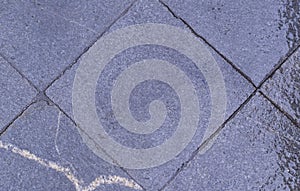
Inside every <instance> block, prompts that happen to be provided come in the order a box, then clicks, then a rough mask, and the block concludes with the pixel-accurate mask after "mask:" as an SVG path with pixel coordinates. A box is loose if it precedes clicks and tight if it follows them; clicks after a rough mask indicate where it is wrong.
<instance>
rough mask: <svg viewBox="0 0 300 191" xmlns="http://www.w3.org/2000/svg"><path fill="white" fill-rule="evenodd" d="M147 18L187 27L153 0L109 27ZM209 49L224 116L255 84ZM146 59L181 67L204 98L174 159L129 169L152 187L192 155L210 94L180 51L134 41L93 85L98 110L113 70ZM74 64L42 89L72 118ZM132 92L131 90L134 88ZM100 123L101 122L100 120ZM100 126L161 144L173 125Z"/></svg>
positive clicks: (139, 144) (130, 143) (118, 135)
mask: <svg viewBox="0 0 300 191" xmlns="http://www.w3.org/2000/svg"><path fill="white" fill-rule="evenodd" d="M147 22H152V23H153V22H154V23H163V24H169V25H173V26H177V27H181V28H184V29H186V30H188V29H187V28H185V26H184V24H183V23H181V22H180V21H179V20H178V19H175V18H174V17H173V16H172V15H171V13H170V12H168V10H167V9H166V8H164V7H163V6H162V5H161V4H160V3H159V2H158V1H139V2H138V3H136V4H135V5H134V6H133V7H132V8H131V9H130V10H129V12H128V13H127V14H126V15H125V16H124V17H122V18H121V19H120V20H118V21H117V22H116V23H115V24H114V25H113V26H112V27H111V29H110V31H113V30H117V29H119V28H123V27H126V26H128V25H134V24H142V23H147ZM110 31H109V32H110ZM199 43H200V40H199ZM202 43H203V42H202ZM209 50H210V51H211V53H212V55H213V57H214V58H215V60H216V62H217V63H218V65H219V67H220V69H221V71H222V73H223V77H224V81H225V85H226V93H227V112H226V117H228V116H229V115H231V114H232V113H233V111H235V110H236V109H237V108H238V107H239V105H240V104H241V103H242V102H243V101H245V100H246V98H247V97H248V96H249V95H250V94H251V93H252V91H253V90H254V88H253V87H252V86H251V85H250V83H248V82H247V80H245V79H244V78H243V77H242V76H241V75H240V74H239V73H238V72H237V71H235V70H234V69H233V68H232V67H231V66H230V65H229V64H228V63H226V62H225V61H224V60H223V59H222V58H220V57H219V56H218V55H217V54H216V53H214V52H213V50H211V49H209ZM99 54H101V53H99ZM146 58H147V59H149V58H156V59H161V60H166V61H168V62H170V63H172V64H174V65H176V66H178V67H180V69H182V70H184V71H186V72H187V73H188V75H189V77H190V78H191V79H192V81H193V82H194V83H196V86H197V88H198V89H197V92H198V95H199V98H200V100H201V101H202V102H204V103H202V104H203V105H202V107H201V109H203V121H202V122H201V123H200V124H199V130H198V131H197V133H196V135H195V136H194V139H193V141H192V142H191V143H190V144H189V146H188V147H187V148H186V149H185V150H184V151H183V152H182V153H181V154H180V155H178V156H177V157H176V158H175V159H173V160H171V161H169V162H168V163H165V164H164V165H161V166H158V167H155V168H151V169H145V170H128V172H129V173H130V174H131V176H133V177H134V178H135V179H136V180H137V181H138V182H139V183H140V184H142V185H143V186H144V187H145V188H146V189H148V190H157V189H160V188H161V187H162V186H163V185H164V184H165V183H166V182H167V180H168V179H169V178H170V177H171V176H172V174H174V173H175V172H176V170H177V168H179V167H180V166H181V164H182V163H183V162H185V161H186V160H188V158H189V157H190V156H191V153H192V152H193V151H194V150H195V149H196V148H197V147H198V146H199V143H200V141H201V137H202V135H203V129H204V128H205V126H206V125H207V119H208V115H209V113H210V108H209V103H210V100H209V99H210V98H209V97H210V96H209V93H208V89H207V84H206V82H205V79H204V77H203V76H202V74H197V69H194V68H193V67H192V65H193V63H191V62H190V61H189V60H188V59H187V58H186V57H185V56H184V55H181V54H179V53H178V52H177V51H175V50H173V49H169V48H166V47H161V46H155V45H147V46H138V47H133V48H129V49H127V50H126V51H123V52H122V53H120V54H118V55H116V56H115V58H114V59H112V61H111V62H110V63H108V64H107V67H106V70H105V71H103V72H102V74H101V76H100V77H99V80H98V86H97V90H96V98H97V99H96V106H97V109H99V108H101V109H103V108H106V109H108V113H109V111H110V110H109V109H110V108H109V104H108V103H109V99H108V101H107V102H104V103H101V102H100V101H99V100H100V98H103V97H106V98H107V97H109V91H108V90H109V88H110V85H109V82H110V81H112V80H113V79H115V77H116V76H117V74H118V73H120V72H122V70H123V69H126V67H128V66H129V65H130V64H132V63H134V62H137V61H139V60H142V59H146ZM79 64H80V60H79V62H78V63H76V64H75V65H74V66H73V67H72V68H71V69H70V70H68V71H66V73H65V74H64V75H63V76H62V77H61V78H60V79H58V80H57V81H56V82H54V84H53V85H52V86H51V87H50V88H49V89H48V90H47V91H46V94H47V95H48V96H49V97H50V98H51V99H52V100H53V101H54V102H55V103H57V104H58V105H59V106H60V107H61V108H62V109H63V110H64V111H66V113H67V114H68V115H69V116H71V117H73V114H72V86H73V81H74V76H75V73H76V69H77V67H78V65H79ZM140 75H143V74H140ZM152 85H153V84H152ZM149 87H153V86H149ZM149 87H148V88H149ZM144 88H145V89H143V88H142V87H141V88H140V90H142V91H145V92H147V91H148V90H149V92H150V91H151V90H150V89H151V88H150V89H148V90H147V88H146V86H144ZM166 89H168V88H166ZM133 94H135V93H134V92H133ZM171 94H172V93H170V94H169V95H171ZM135 95H138V94H135ZM101 96H102V97H101ZM135 109H137V108H133V110H131V111H133V115H139V114H141V115H142V116H143V115H144V114H143V113H142V112H141V113H135V112H134V110H135ZM98 111H99V110H98ZM99 115H101V110H100V111H99ZM174 116H176V113H175V114H174ZM174 116H173V117H174ZM143 117H145V116H143ZM175 118H176V117H175ZM104 119H105V118H104ZM107 121H109V119H107ZM170 122H171V121H170ZM103 123H105V121H104V122H103ZM108 124H109V123H108ZM105 130H106V132H107V133H108V134H109V135H110V136H112V137H113V138H114V139H115V140H117V141H119V142H120V143H122V144H123V145H125V146H127V147H131V148H144V147H152V146H156V144H161V143H162V142H163V141H164V140H165V139H166V138H168V137H170V136H171V135H172V133H173V131H174V127H172V128H169V129H168V128H165V129H164V130H162V131H161V133H160V134H155V135H156V136H148V137H147V136H144V137H136V136H133V135H132V134H128V133H127V134H126V132H124V131H122V130H120V128H115V127H114V128H110V127H109V126H108V127H107V128H105Z"/></svg>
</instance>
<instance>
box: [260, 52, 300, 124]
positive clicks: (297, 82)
mask: <svg viewBox="0 0 300 191" xmlns="http://www.w3.org/2000/svg"><path fill="white" fill-rule="evenodd" d="M299 90H300V50H299V49H298V50H297V51H296V52H295V53H294V54H293V55H292V56H291V57H290V58H289V59H288V60H287V61H286V62H285V63H284V64H283V65H282V67H281V68H279V69H278V70H277V71H276V73H275V74H274V76H272V78H270V79H269V80H268V81H267V82H266V83H265V84H264V85H263V87H262V91H263V92H264V93H265V94H266V95H267V96H268V97H270V98H271V99H272V100H273V101H275V102H276V104H277V105H279V106H280V107H281V108H282V109H283V110H284V111H286V112H287V113H289V114H290V115H291V116H292V117H293V118H294V119H295V121H296V122H297V123H298V124H300V91H299Z"/></svg>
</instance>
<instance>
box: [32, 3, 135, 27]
mask: <svg viewBox="0 0 300 191" xmlns="http://www.w3.org/2000/svg"><path fill="white" fill-rule="evenodd" d="M133 2H134V0H114V1H109V0H101V1H98V0H91V1H80V0H75V1H51V0H37V1H36V4H39V5H40V6H42V7H44V8H45V9H47V10H48V11H50V12H52V13H54V14H58V15H60V16H62V17H64V18H66V19H67V20H68V21H71V22H76V23H78V24H80V25H82V26H85V27H87V28H89V29H91V30H93V31H96V32H97V33H101V32H103V31H104V30H105V28H107V27H108V26H109V25H110V24H111V23H112V22H113V21H114V20H115V19H116V18H118V17H119V16H120V14H121V13H122V12H123V11H124V10H126V9H127V8H128V7H129V6H130V4H131V3H133Z"/></svg>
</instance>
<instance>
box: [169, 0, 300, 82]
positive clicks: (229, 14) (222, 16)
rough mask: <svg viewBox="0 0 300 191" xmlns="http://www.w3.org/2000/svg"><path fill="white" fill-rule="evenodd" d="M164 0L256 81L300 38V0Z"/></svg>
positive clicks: (259, 80) (261, 78)
mask: <svg viewBox="0 0 300 191" xmlns="http://www.w3.org/2000/svg"><path fill="white" fill-rule="evenodd" d="M163 2H164V3H166V4H167V5H168V6H169V7H170V8H171V10H172V11H173V12H174V13H175V14H176V15H178V16H180V17H181V18H183V19H184V20H185V21H186V22H187V23H188V24H189V25H190V26H191V27H192V28H193V29H194V30H195V31H196V32H197V33H198V34H199V35H201V36H202V37H204V38H205V39H206V40H207V41H208V42H209V43H210V44H212V45H213V46H214V47H215V48H216V49H218V50H219V51H220V52H221V53H222V54H224V55H225V56H226V57H227V58H229V59H230V60H231V61H232V62H233V63H234V64H235V65H237V66H238V67H239V68H240V69H241V70H242V71H243V72H244V73H246V74H247V75H248V76H249V77H250V78H251V79H252V81H253V82H254V83H255V84H256V85H258V84H259V83H260V82H261V80H263V79H264V77H265V76H266V74H268V73H269V72H270V71H271V70H272V68H273V67H274V66H275V65H276V64H277V63H278V62H279V60H280V58H282V57H284V55H285V54H286V53H287V52H288V51H289V49H290V48H292V47H294V46H295V44H296V42H297V41H298V40H299V26H298V24H297V23H298V20H299V18H300V12H299V2H298V1H286V0H284V1H272V0H267V1H259V0H255V1H240V0H238V1H225V0H213V1H204V0H201V1H198V0H186V1H181V0H163Z"/></svg>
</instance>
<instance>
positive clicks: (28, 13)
mask: <svg viewBox="0 0 300 191" xmlns="http://www.w3.org/2000/svg"><path fill="white" fill-rule="evenodd" d="M0 15H1V16H0V26H1V27H0V52H1V53H2V54H3V55H4V56H5V57H6V58H7V59H9V60H10V61H11V62H12V63H14V64H15V66H16V67H17V68H18V69H19V70H20V71H21V72H22V73H23V74H24V75H25V76H26V77H27V78H28V79H29V80H31V81H32V82H33V83H34V84H35V86H37V87H38V88H39V89H41V90H42V89H44V88H45V87H46V86H47V85H48V84H49V83H50V82H51V81H52V80H54V79H55V77H56V76H58V75H59V73H61V72H62V71H63V70H64V69H65V68H66V67H67V66H68V65H69V64H71V63H72V62H73V61H74V60H75V58H76V57H78V56H79V55H80V54H81V53H82V52H83V50H84V49H85V48H86V47H87V46H89V45H90V43H91V42H92V41H93V40H95V39H96V36H97V35H96V34H95V33H94V32H92V31H90V30H88V29H87V28H85V27H82V26H79V25H78V24H76V23H72V22H69V21H67V20H65V19H63V18H62V17H59V16H57V15H54V14H52V13H50V12H47V11H46V10H45V9H44V8H43V7H40V6H38V5H36V4H34V3H31V2H29V1H27V2H23V1H4V2H3V3H2V4H1V12H0ZM98 24H99V25H102V24H103V25H106V24H107V23H100V22H99V23H98Z"/></svg>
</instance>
